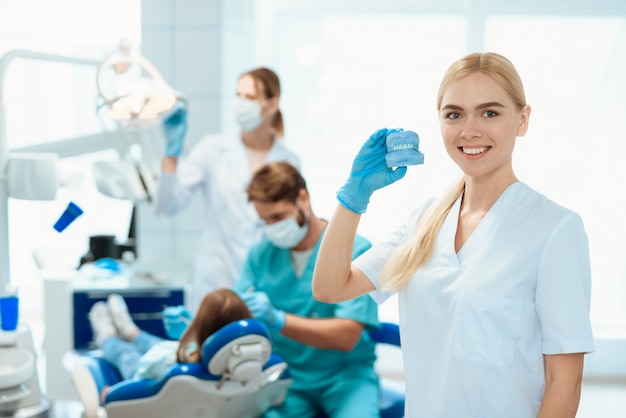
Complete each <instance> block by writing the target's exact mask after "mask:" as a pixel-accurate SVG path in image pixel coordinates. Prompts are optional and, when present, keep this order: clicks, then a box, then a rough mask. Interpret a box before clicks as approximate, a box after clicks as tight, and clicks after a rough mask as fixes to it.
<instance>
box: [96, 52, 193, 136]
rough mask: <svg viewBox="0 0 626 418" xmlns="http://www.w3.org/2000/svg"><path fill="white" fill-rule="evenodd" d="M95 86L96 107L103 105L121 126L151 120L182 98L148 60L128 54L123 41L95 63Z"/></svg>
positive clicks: (167, 110)
mask: <svg viewBox="0 0 626 418" xmlns="http://www.w3.org/2000/svg"><path fill="white" fill-rule="evenodd" d="M97 86H98V92H99V94H100V99H101V104H100V105H99V106H98V109H99V110H100V109H101V108H103V107H104V108H106V109H107V113H108V117H109V118H110V119H112V120H114V121H115V122H117V123H119V124H121V125H122V126H128V125H135V126H137V125H145V124H146V123H148V124H149V123H153V122H155V121H156V120H157V119H159V117H161V116H163V115H167V114H168V113H169V112H171V110H172V109H173V108H174V106H175V105H176V103H177V102H178V101H184V100H185V99H184V98H183V96H182V95H181V94H180V93H178V92H176V91H175V90H174V89H173V88H172V87H170V86H169V85H168V84H167V83H166V82H165V80H164V79H163V77H162V76H161V74H159V72H158V71H157V70H156V68H155V67H154V66H153V65H152V64H151V63H150V62H149V61H148V60H146V59H145V58H144V57H142V56H141V55H137V54H133V53H131V44H130V42H129V41H127V40H122V41H120V44H119V52H116V53H113V54H111V55H110V56H109V57H108V58H107V59H105V60H104V61H103V62H102V64H101V65H100V66H99V68H98V74H97Z"/></svg>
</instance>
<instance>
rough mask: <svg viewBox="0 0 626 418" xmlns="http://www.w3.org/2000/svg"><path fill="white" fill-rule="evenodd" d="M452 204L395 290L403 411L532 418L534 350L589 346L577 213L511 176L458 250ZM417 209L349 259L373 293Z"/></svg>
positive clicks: (585, 254) (380, 297)
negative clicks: (418, 263)
mask: <svg viewBox="0 0 626 418" xmlns="http://www.w3.org/2000/svg"><path fill="white" fill-rule="evenodd" d="M430 204H432V202H430ZM460 204H461V198H459V199H458V200H457V201H456V203H455V205H454V206H453V207H452V209H451V211H450V213H449V214H448V216H447V218H446V219H445V221H444V223H443V225H442V227H441V229H440V231H439V234H438V237H437V241H436V244H435V249H434V253H433V255H432V257H431V259H430V261H429V262H428V263H427V264H426V265H425V266H424V267H422V268H421V269H420V270H419V271H418V272H417V273H415V275H414V276H413V277H412V279H411V281H410V282H409V283H408V284H407V285H406V287H404V288H403V289H402V290H401V291H400V292H399V293H398V303H399V311H400V312H399V317H400V330H401V340H402V351H403V358H404V367H405V379H406V391H407V404H406V416H407V417H409V418H466V417H467V418H479V417H480V418H502V417H506V418H536V417H537V413H538V411H539V407H540V404H541V400H542V397H543V391H544V384H545V382H544V360H543V355H544V354H562V353H577V352H583V353H588V352H591V351H593V350H594V342H593V336H592V331H591V325H590V320H589V307H590V296H591V289H590V288H591V273H590V263H589V250H588V241H587V236H586V234H585V231H584V227H583V224H582V220H581V219H580V217H579V216H578V215H577V214H576V213H574V212H572V211H570V210H568V209H566V208H563V207H561V206H559V205H557V204H556V203H554V202H552V201H550V200H549V199H547V198H546V197H544V196H542V195H540V194H539V193H537V192H536V191H534V190H532V189H531V188H530V187H528V186H527V185H525V184H523V183H520V182H517V183H514V184H512V185H511V186H509V187H508V188H507V189H506V190H505V191H504V193H503V194H502V195H501V196H500V198H499V199H498V200H497V201H496V203H495V204H494V205H493V207H492V208H491V209H490V210H489V212H488V213H487V214H486V215H485V216H484V218H483V219H482V221H481V222H480V224H479V225H478V226H477V227H476V229H475V230H474V232H473V233H472V235H471V236H470V237H469V239H468V240H467V241H466V243H465V245H464V246H463V247H462V248H461V250H460V251H459V252H458V253H456V252H455V249H454V238H455V234H456V229H457V222H458V218H459V208H460ZM426 206H429V205H426ZM426 209H427V208H421V209H419V210H417V211H416V212H415V213H414V214H413V216H412V217H411V218H410V220H409V221H408V223H407V224H405V225H404V226H403V227H401V228H399V229H398V230H396V231H395V232H394V233H393V234H392V235H391V236H390V238H389V239H388V241H386V242H383V243H380V244H378V245H374V246H373V247H372V248H371V249H370V250H369V251H368V252H366V253H364V254H363V255H362V256H361V257H359V258H358V259H356V260H355V261H354V264H355V266H356V267H358V268H359V270H361V271H362V272H363V273H364V274H365V275H366V276H367V277H368V278H369V279H370V280H371V281H372V283H373V284H374V285H375V286H376V288H377V290H376V291H373V292H372V293H371V295H372V297H374V299H375V300H376V301H377V302H379V303H382V302H383V301H384V300H385V299H386V298H388V297H389V296H390V292H386V291H381V289H380V286H379V283H378V281H377V277H378V274H379V272H380V270H381V268H382V267H383V265H384V263H385V262H386V261H387V260H388V259H389V256H390V254H391V253H392V252H393V251H394V250H395V249H397V248H398V247H399V246H400V245H401V244H403V243H404V242H405V241H407V240H408V239H409V238H410V237H411V235H412V234H413V231H414V229H415V225H416V222H417V221H418V219H419V218H420V217H421V216H422V215H423V214H424V212H425V210H426Z"/></svg>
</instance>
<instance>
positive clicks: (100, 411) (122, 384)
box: [67, 319, 291, 418]
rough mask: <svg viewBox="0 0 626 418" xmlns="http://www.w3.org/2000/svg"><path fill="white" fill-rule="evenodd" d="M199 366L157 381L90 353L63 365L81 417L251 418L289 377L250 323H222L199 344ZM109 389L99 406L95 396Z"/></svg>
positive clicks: (282, 392)
mask: <svg viewBox="0 0 626 418" xmlns="http://www.w3.org/2000/svg"><path fill="white" fill-rule="evenodd" d="M202 359H203V361H202V364H200V363H184V364H177V365H174V366H172V367H171V368H170V369H168V370H167V372H165V373H164V374H163V375H161V376H160V377H159V378H157V379H140V380H125V381H123V380H122V379H121V376H120V375H119V373H118V372H117V370H116V369H115V368H114V367H113V366H112V365H111V364H110V363H109V362H107V361H106V360H104V359H103V358H102V357H98V356H97V355H94V354H93V352H90V353H89V354H88V355H85V356H80V357H75V358H74V364H73V365H71V366H69V365H67V368H68V370H69V371H70V374H71V376H72V381H73V382H74V385H75V386H76V389H77V391H78V395H79V398H80V400H81V402H82V403H83V406H84V413H83V416H84V417H85V418H124V417H133V418H142V417H146V418H148V417H160V418H161V417H163V418H168V417H171V418H174V417H187V416H188V417H191V416H201V417H207V418H218V417H219V418H254V417H258V416H259V415H260V414H262V413H263V412H264V411H265V410H267V409H268V408H270V407H271V406H274V405H278V404H280V403H281V402H283V401H284V399H285V396H286V393H287V389H288V388H289V386H290V385H291V377H290V376H289V372H288V370H287V364H286V363H285V362H284V361H283V360H282V359H281V358H280V357H279V356H277V355H276V354H272V345H271V339H270V335H269V332H268V331H267V328H266V327H265V325H263V324H262V323H261V322H260V321H257V320H254V319H248V320H241V321H237V322H233V323H231V324H228V325H226V326H225V327H223V328H222V329H220V330H219V331H217V332H216V333H214V334H212V335H211V336H209V338H207V340H206V341H205V342H204V344H203V345H202ZM105 386H111V388H110V389H109V391H108V393H107V395H106V398H105V400H104V404H103V405H101V404H100V399H99V398H100V395H99V394H100V393H101V391H102V389H103V388H104V387H105Z"/></svg>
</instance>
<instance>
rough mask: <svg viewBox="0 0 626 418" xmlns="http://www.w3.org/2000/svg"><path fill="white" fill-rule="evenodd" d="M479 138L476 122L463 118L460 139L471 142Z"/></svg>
mask: <svg viewBox="0 0 626 418" xmlns="http://www.w3.org/2000/svg"><path fill="white" fill-rule="evenodd" d="M479 137H480V129H479V126H478V121H477V120H476V119H475V118H473V117H467V118H465V123H464V124H463V129H462V130H461V138H463V139H467V140H472V139H476V138H479Z"/></svg>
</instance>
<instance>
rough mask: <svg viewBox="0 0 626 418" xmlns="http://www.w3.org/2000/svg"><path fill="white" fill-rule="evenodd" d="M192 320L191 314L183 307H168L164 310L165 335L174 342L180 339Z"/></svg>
mask: <svg viewBox="0 0 626 418" xmlns="http://www.w3.org/2000/svg"><path fill="white" fill-rule="evenodd" d="M192 320H193V317H192V315H191V313H190V312H189V310H188V309H187V308H185V307H184V306H182V305H179V306H168V307H167V308H165V309H163V327H164V328H165V334H166V335H167V336H168V337H169V338H171V339H173V340H178V339H180V337H181V335H183V333H184V332H185V330H186V329H187V327H188V326H189V324H190V323H191V321H192Z"/></svg>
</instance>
